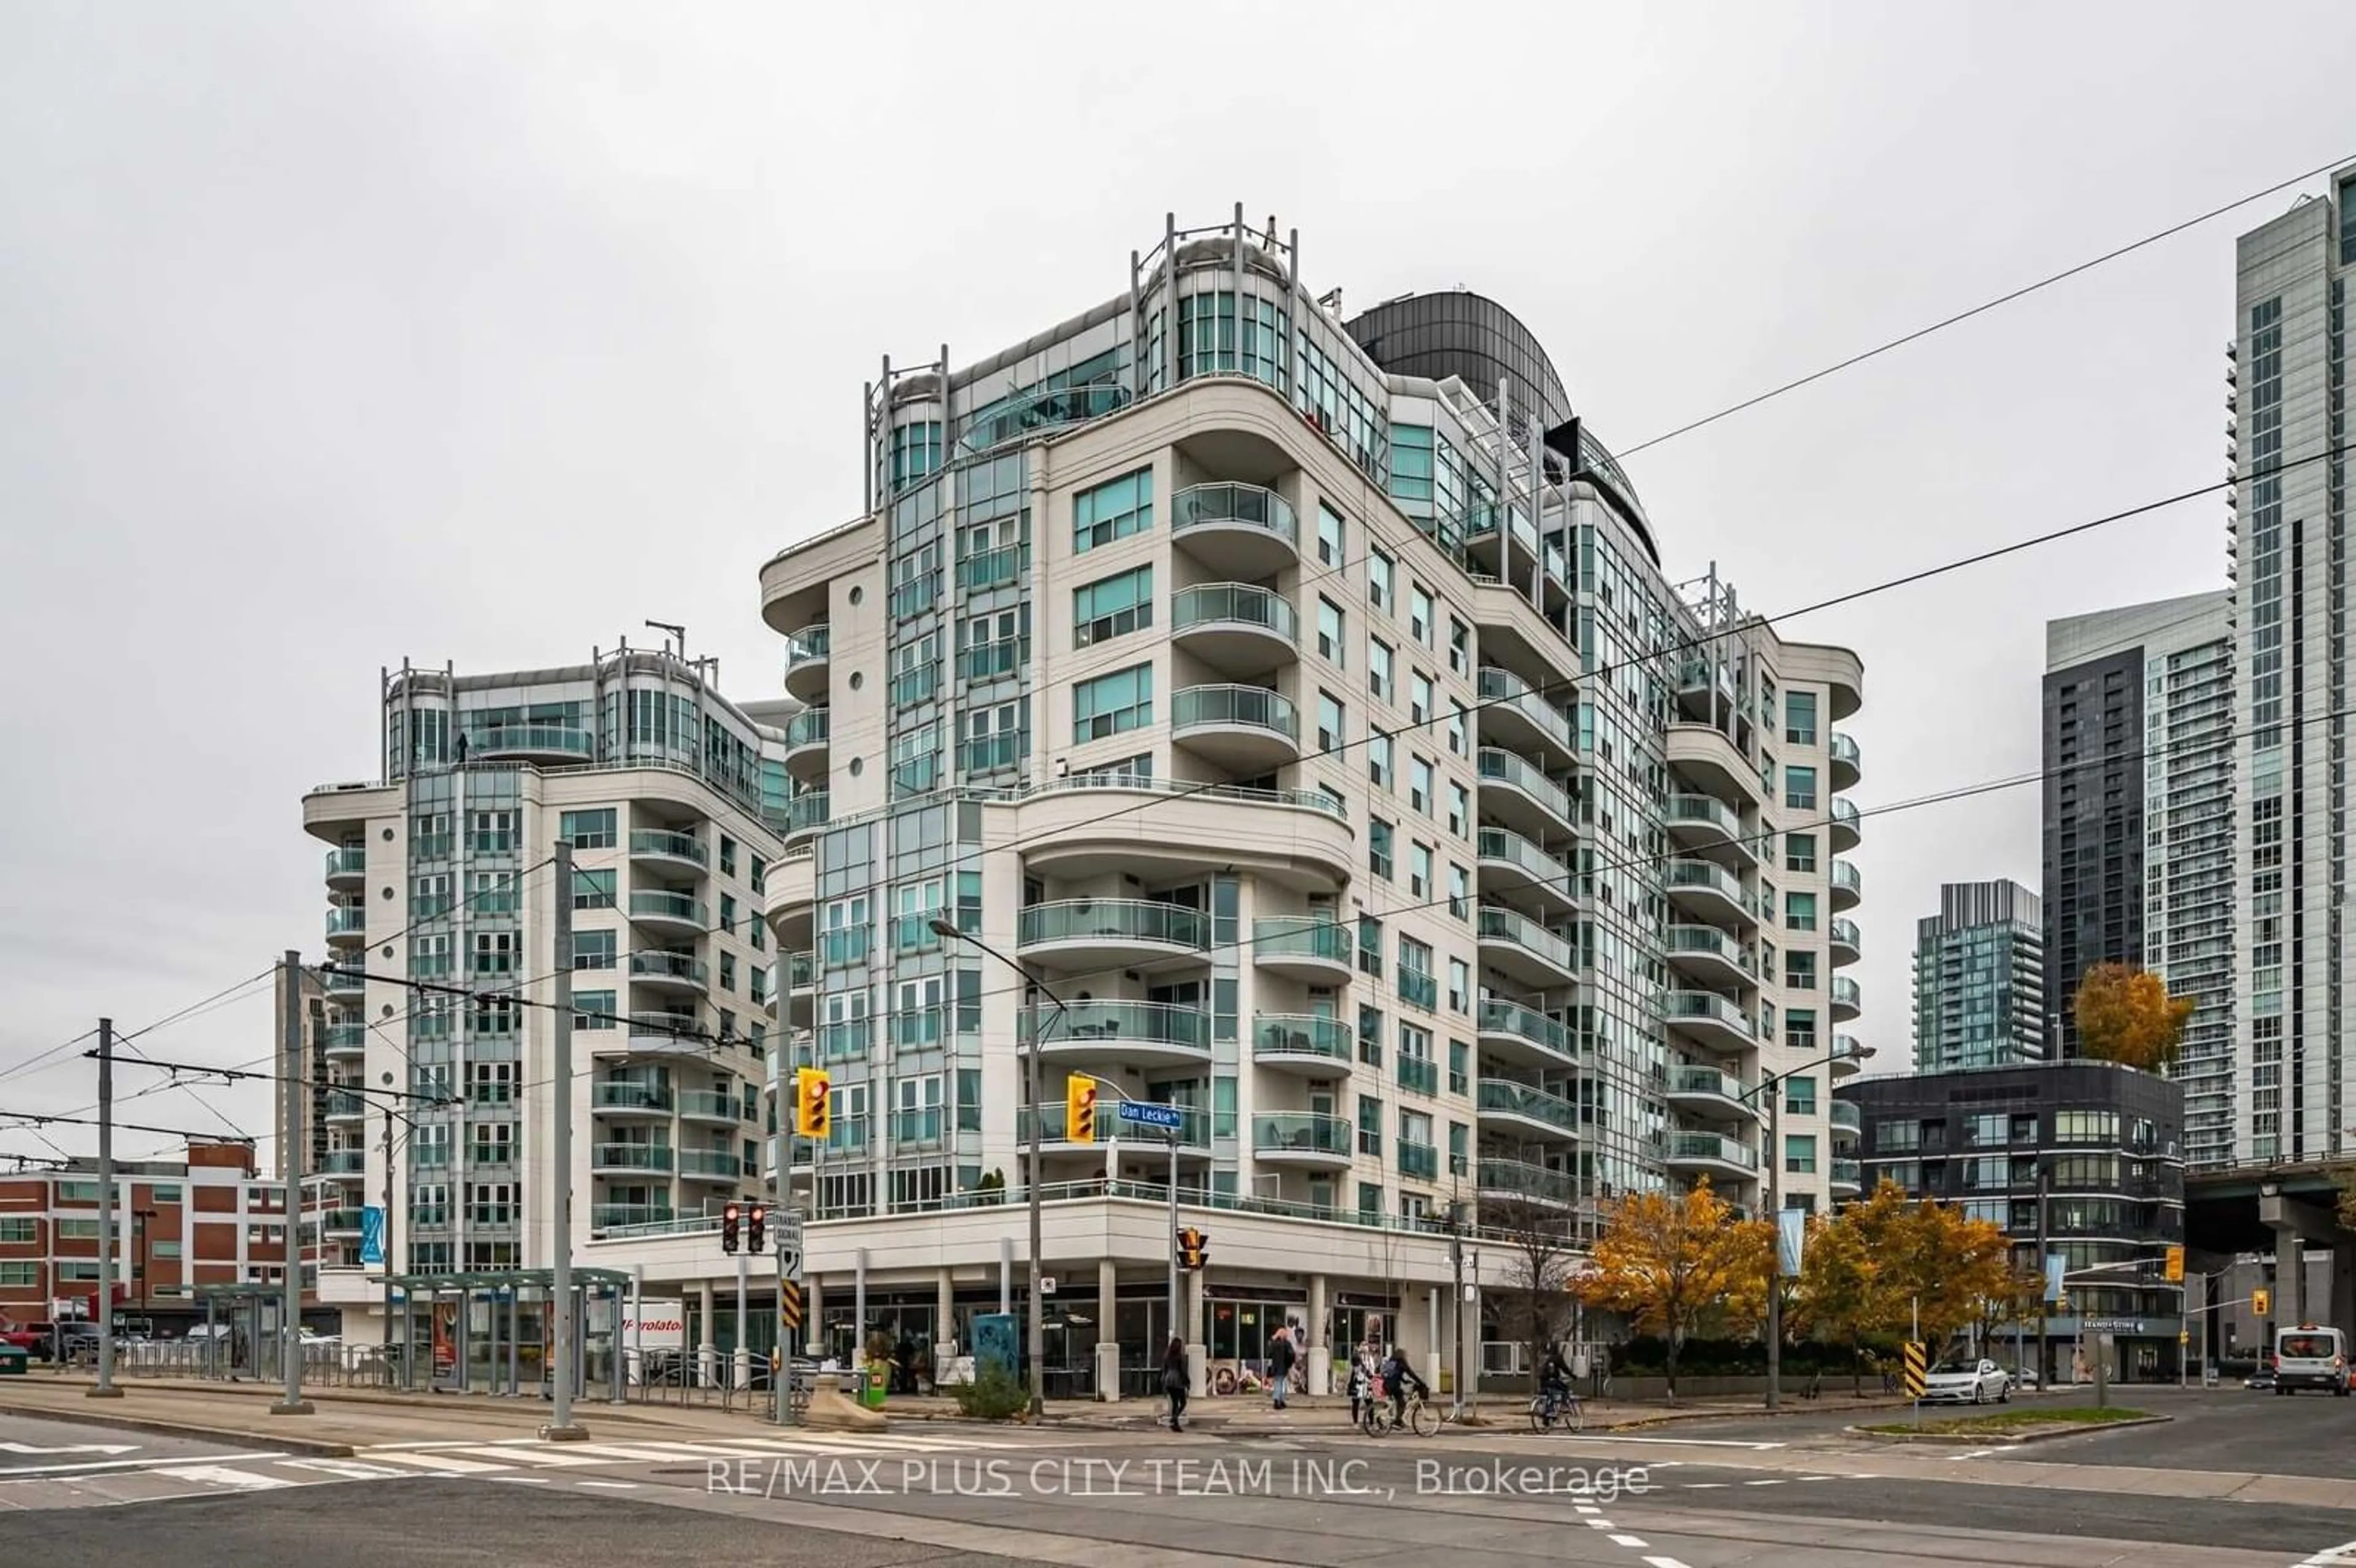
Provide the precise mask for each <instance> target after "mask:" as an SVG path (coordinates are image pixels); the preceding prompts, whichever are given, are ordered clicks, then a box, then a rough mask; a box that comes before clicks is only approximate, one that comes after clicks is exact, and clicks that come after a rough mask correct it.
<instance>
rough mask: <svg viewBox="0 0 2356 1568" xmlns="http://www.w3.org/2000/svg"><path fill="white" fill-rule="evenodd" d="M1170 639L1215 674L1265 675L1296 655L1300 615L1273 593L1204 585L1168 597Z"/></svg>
mask: <svg viewBox="0 0 2356 1568" xmlns="http://www.w3.org/2000/svg"><path fill="white" fill-rule="evenodd" d="M1170 636H1171V640H1172V641H1173V643H1175V644H1176V645H1178V646H1179V647H1180V648H1182V649H1183V650H1184V651H1186V652H1187V653H1189V654H1192V655H1193V656H1194V657H1196V658H1198V659H1200V660H1201V661H1202V662H1203V665H1204V667H1205V668H1207V669H1211V670H1214V671H1216V672H1217V673H1218V674H1220V675H1224V676H1227V677H1238V676H1265V675H1267V674H1268V673H1269V671H1271V670H1275V669H1278V668H1280V667H1283V666H1285V665H1288V664H1291V663H1293V662H1294V661H1295V660H1297V659H1298V658H1299V657H1300V655H1301V615H1300V612H1298V611H1296V610H1295V609H1294V608H1293V607H1292V601H1291V600H1290V599H1287V598H1286V597H1285V596H1284V595H1283V594H1281V593H1279V592H1275V591H1274V590H1272V589H1267V588H1258V587H1254V586H1253V585H1252V584H1250V583H1248V582H1209V583H1205V584H1203V585H1201V586H1200V587H1195V588H1182V589H1180V590H1179V591H1178V592H1175V593H1173V594H1172V595H1171V596H1170Z"/></svg>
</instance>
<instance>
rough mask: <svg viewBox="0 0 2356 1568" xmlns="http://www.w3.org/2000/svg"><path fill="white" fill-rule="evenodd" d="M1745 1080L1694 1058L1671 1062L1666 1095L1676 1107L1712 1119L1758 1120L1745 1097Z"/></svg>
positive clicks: (1705, 1118)
mask: <svg viewBox="0 0 2356 1568" xmlns="http://www.w3.org/2000/svg"><path fill="white" fill-rule="evenodd" d="M1743 1093H1744V1089H1743V1083H1742V1080H1741V1079H1740V1078H1738V1077H1736V1076H1735V1075H1734V1074H1733V1073H1731V1072H1720V1071H1719V1070H1718V1069H1717V1068H1715V1067H1700V1066H1697V1065H1695V1064H1694V1063H1692V1062H1676V1061H1673V1062H1671V1063H1670V1064H1669V1079H1668V1083H1666V1084H1665V1085H1664V1086H1663V1094H1664V1097H1665V1098H1666V1099H1667V1101H1668V1103H1669V1108H1670V1109H1671V1110H1673V1111H1678V1112H1682V1113H1683V1114H1685V1115H1688V1116H1697V1117H1699V1118H1701V1119H1702V1120H1705V1121H1712V1122H1744V1123H1750V1122H1756V1121H1757V1120H1758V1119H1759V1113H1758V1111H1757V1110H1756V1109H1755V1108H1754V1107H1753V1106H1752V1105H1751V1104H1750V1102H1748V1101H1746V1100H1744V1099H1743V1097H1742V1096H1743Z"/></svg>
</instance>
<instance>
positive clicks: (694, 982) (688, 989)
mask: <svg viewBox="0 0 2356 1568" xmlns="http://www.w3.org/2000/svg"><path fill="white" fill-rule="evenodd" d="M709 979H710V971H709V970H707V969H706V968H705V967H704V965H703V964H702V961H701V960H700V959H698V958H697V957H696V956H695V955H694V954H692V953H674V952H670V951H668V950H665V949H657V950H655V951H653V952H650V953H633V954H631V955H630V983H631V984H632V985H636V986H643V987H646V988H647V989H648V990H650V991H661V992H668V993H670V994H673V995H679V996H691V997H700V996H702V995H704V994H705V992H706V991H707V990H708V989H709V988H710V987H709V984H708V982H709ZM575 983H576V984H578V981H576V982H575Z"/></svg>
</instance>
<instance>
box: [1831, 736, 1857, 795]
mask: <svg viewBox="0 0 2356 1568" xmlns="http://www.w3.org/2000/svg"><path fill="white" fill-rule="evenodd" d="M1825 760H1826V762H1827V763H1830V764H1831V770H1830V771H1831V773H1832V785H1833V788H1835V789H1855V788H1856V787H1857V781H1858V779H1860V778H1862V777H1863V776H1864V775H1865V753H1864V752H1862V751H1860V750H1859V749H1858V743H1857V741H1856V740H1855V739H1854V738H1853V737H1850V736H1847V735H1844V734H1842V733H1841V732H1840V731H1837V730H1836V731H1833V732H1832V734H1831V736H1830V737H1829V738H1828V739H1827V741H1826V744H1825Z"/></svg>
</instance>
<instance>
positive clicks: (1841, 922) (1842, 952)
mask: <svg viewBox="0 0 2356 1568" xmlns="http://www.w3.org/2000/svg"><path fill="white" fill-rule="evenodd" d="M1828 940H1829V942H1830V943H1831V949H1830V951H1831V956H1832V961H1833V966H1834V967H1835V968H1839V967H1841V966H1842V965H1848V964H1854V963H1856V962H1857V961H1858V958H1859V957H1861V956H1863V955H1862V953H1861V951H1860V950H1859V948H1858V933H1857V922H1855V921H1853V920H1850V919H1848V918H1847V917H1846V916H1843V915H1835V916H1833V918H1832V925H1831V930H1830V935H1829V937H1828Z"/></svg>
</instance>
